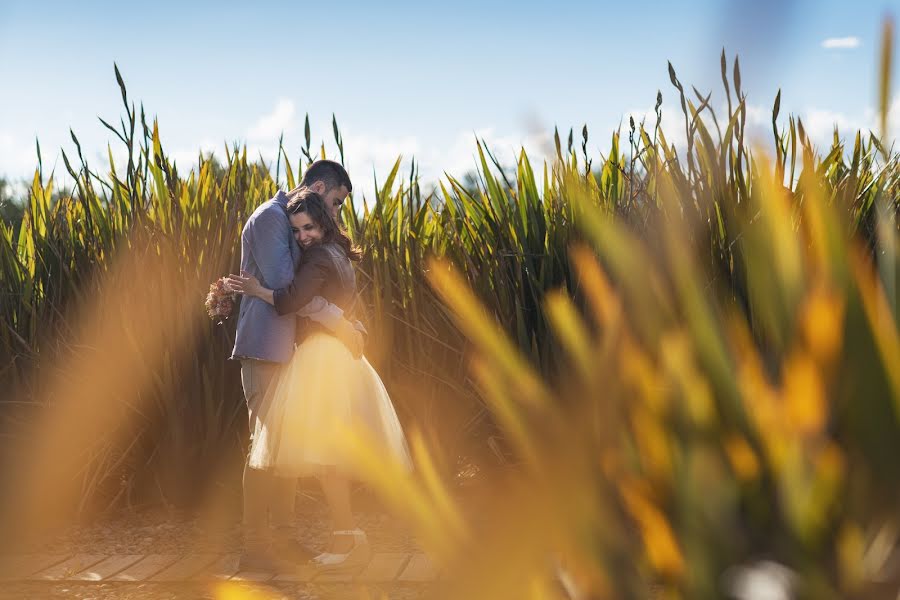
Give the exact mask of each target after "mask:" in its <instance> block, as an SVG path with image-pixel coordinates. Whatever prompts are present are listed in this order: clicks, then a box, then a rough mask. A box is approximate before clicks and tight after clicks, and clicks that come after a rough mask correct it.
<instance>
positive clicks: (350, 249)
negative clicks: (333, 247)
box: [287, 189, 362, 261]
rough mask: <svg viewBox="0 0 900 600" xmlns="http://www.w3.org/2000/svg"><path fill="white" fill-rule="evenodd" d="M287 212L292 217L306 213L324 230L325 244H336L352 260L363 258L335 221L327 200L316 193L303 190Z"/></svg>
mask: <svg viewBox="0 0 900 600" xmlns="http://www.w3.org/2000/svg"><path fill="white" fill-rule="evenodd" d="M287 211H288V214H290V215H295V214H297V213H306V214H307V215H309V218H310V219H311V220H312V222H313V223H315V224H316V225H318V226H319V227H321V228H322V241H323V242H335V243H336V244H338V245H339V246H340V247H341V248H343V249H344V252H346V253H347V258H349V259H350V260H353V261H358V260H360V259H361V258H362V251H361V250H360V249H359V248H358V247H356V246H354V245H353V242H352V241H351V240H350V238H349V237H348V236H347V234H346V232H344V230H343V229H341V227H340V226H339V225H338V224H337V223H336V222H335V221H334V219H333V218H332V216H331V213H330V212H328V209H327V208H325V200H324V199H323V198H322V196H320V195H319V194H317V193H316V192H314V191H312V190H310V189H305V190H301V191H300V192H299V193H298V194H296V195H295V196H294V197H293V198H292V199H291V200H290V202H288V205H287Z"/></svg>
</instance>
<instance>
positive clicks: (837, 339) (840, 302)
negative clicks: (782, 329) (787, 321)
mask: <svg viewBox="0 0 900 600" xmlns="http://www.w3.org/2000/svg"><path fill="white" fill-rule="evenodd" d="M800 322H801V328H802V330H803V337H804V339H805V340H806V344H807V346H808V348H809V350H810V352H811V353H812V355H813V357H814V358H815V359H816V361H817V362H818V363H819V364H821V365H828V364H831V363H832V362H833V361H834V360H835V359H836V358H837V357H838V353H839V351H840V349H841V344H842V343H843V336H844V299H843V298H842V297H841V296H840V295H839V294H837V293H836V292H835V291H834V290H833V289H832V288H830V287H827V286H825V285H824V284H820V285H818V286H816V287H814V288H813V289H812V291H811V292H810V294H809V297H808V298H807V299H806V302H805V303H804V306H803V308H802V309H801V311H800Z"/></svg>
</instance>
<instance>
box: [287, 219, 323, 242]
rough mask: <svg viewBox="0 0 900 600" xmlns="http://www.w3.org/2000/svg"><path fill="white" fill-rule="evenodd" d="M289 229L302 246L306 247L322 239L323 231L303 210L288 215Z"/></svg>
mask: <svg viewBox="0 0 900 600" xmlns="http://www.w3.org/2000/svg"><path fill="white" fill-rule="evenodd" d="M290 219H291V231H293V232H294V239H296V240H297V243H298V244H300V245H301V246H302V247H304V248H308V247H310V246H312V245H314V244H318V243H319V242H321V241H322V236H323V235H324V232H323V231H322V228H321V227H319V226H318V225H317V224H316V223H315V222H314V221H313V220H312V219H310V218H309V214H308V213H305V212H299V213H294V214H292V215H291V216H290Z"/></svg>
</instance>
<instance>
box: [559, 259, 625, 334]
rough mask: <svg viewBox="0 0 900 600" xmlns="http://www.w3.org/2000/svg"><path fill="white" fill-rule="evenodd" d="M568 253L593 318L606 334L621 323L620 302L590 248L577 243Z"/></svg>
mask: <svg viewBox="0 0 900 600" xmlns="http://www.w3.org/2000/svg"><path fill="white" fill-rule="evenodd" d="M569 254H570V256H571V257H572V262H573V263H574V265H575V270H576V272H577V273H578V282H579V284H580V285H581V289H582V290H583V291H584V294H585V296H586V297H587V299H588V303H589V305H590V307H591V310H592V312H593V314H594V320H595V321H596V322H597V325H599V326H600V327H602V328H603V330H604V331H603V333H606V334H608V332H609V331H611V330H614V329H615V328H616V327H618V326H619V325H621V322H622V321H621V319H622V302H621V300H620V299H619V297H618V295H617V294H616V293H615V292H614V291H613V288H612V285H611V284H610V282H609V278H608V277H607V276H606V273H604V271H603V269H602V267H601V266H600V264H599V262H598V261H597V258H596V256H595V255H594V253H593V252H592V251H591V249H590V248H588V247H587V246H584V245H581V244H579V245H576V246H573V247H572V248H571V250H570V251H569Z"/></svg>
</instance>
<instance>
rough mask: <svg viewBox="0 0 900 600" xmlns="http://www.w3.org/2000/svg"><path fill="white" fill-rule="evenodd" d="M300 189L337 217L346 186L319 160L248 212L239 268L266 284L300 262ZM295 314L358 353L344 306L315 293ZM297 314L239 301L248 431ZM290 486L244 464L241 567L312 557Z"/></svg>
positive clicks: (285, 277)
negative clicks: (300, 534)
mask: <svg viewBox="0 0 900 600" xmlns="http://www.w3.org/2000/svg"><path fill="white" fill-rule="evenodd" d="M303 188H310V189H312V190H313V191H315V192H317V193H318V194H320V195H321V196H322V198H323V199H324V200H325V203H326V206H328V207H329V208H330V210H331V211H332V215H333V216H334V217H335V218H336V219H337V215H338V213H339V212H340V209H341V206H342V205H343V203H344V201H345V200H346V198H347V196H348V195H349V193H350V191H351V190H352V184H351V183H350V177H349V176H348V175H347V171H346V170H344V167H342V166H341V165H340V164H339V163H336V162H334V161H330V160H319V161H316V162H314V163H313V164H312V165H311V166H310V167H309V169H307V171H306V173H305V174H304V176H303V179H302V181H301V182H300V185H299V186H297V188H295V189H293V190H291V191H290V192H288V193H285V192H282V191H280V190H279V192H278V193H277V194H275V197H274V198H272V199H271V200H268V201H267V202H264V203H263V204H262V205H261V206H260V207H259V208H257V209H256V210H255V211H254V212H253V214H252V215H250V218H249V219H247V223H246V224H245V225H244V229H243V231H242V233H241V271H245V272H247V273H250V274H252V275H254V276H255V277H257V279H259V281H260V282H261V283H263V285H265V286H266V287H269V288H272V289H278V288H283V287H287V286H288V285H289V284H290V283H291V281H292V280H293V278H294V271H295V269H296V267H297V264H298V263H299V261H300V247H299V246H298V245H297V243H296V242H295V240H294V236H293V234H292V231H291V225H290V221H289V220H288V216H287V213H286V211H285V207H286V206H287V203H288V202H289V201H290V199H291V197H293V195H295V194H296V193H297V192H298V191H300V190H302V189H303ZM298 315H300V316H302V317H306V318H309V319H311V320H313V321H316V322H318V323H321V324H322V325H324V326H325V327H326V328H328V329H330V330H331V331H333V332H334V334H335V336H336V337H337V338H338V339H340V340H341V341H342V342H343V343H344V344H345V345H346V346H347V347H348V348H349V349H350V351H351V352H352V353H353V355H354V356H360V355H361V354H362V350H363V333H365V329H364V328H363V327H362V325H361V324H360V323H359V322H355V323H353V324H351V323H349V322H348V321H347V320H346V319H345V318H344V315H343V311H342V310H341V309H340V308H338V307H336V306H334V305H333V304H331V303H329V302H327V301H326V300H325V299H324V298H321V297H316V298H314V299H313V300H312V302H310V303H309V304H308V305H307V306H305V307H303V308H302V309H301V310H300V311H299V312H298ZM296 318H297V317H296V316H295V315H286V316H279V315H278V313H277V312H275V309H274V308H273V307H272V306H270V305H269V304H266V303H265V302H263V301H262V300H260V299H258V298H254V297H244V298H243V299H242V300H241V310H240V315H239V316H238V324H237V336H236V338H235V343H234V351H233V352H232V356H231V358H232V359H235V360H240V361H241V383H242V385H243V388H244V398H245V399H246V401H247V409H248V412H249V415H250V431H251V432H252V431H253V430H254V429H255V425H256V419H257V416H258V410H259V407H260V403H261V402H262V400H263V396H264V394H265V392H266V389H267V388H268V387H269V383H270V382H271V381H272V380H273V379H274V378H275V376H276V375H277V373H278V370H279V368H280V366H281V364H283V363H286V362H287V361H288V360H289V359H290V358H291V355H292V354H293V352H294V340H295V335H296ZM296 483H297V482H296V479H293V478H291V479H287V478H281V477H276V476H274V475H272V474H271V473H269V472H268V471H261V470H256V469H251V468H249V467H248V466H246V465H245V466H244V481H243V487H244V517H243V533H244V550H243V553H242V554H241V563H240V568H241V569H242V570H254V571H268V572H273V571H277V570H278V567H279V566H281V565H282V563H281V561H280V559H279V557H289V558H291V559H293V560H294V561H298V560H305V559H306V558H309V557H311V556H312V553H311V552H309V551H308V550H306V549H305V548H303V547H302V546H300V545H299V544H298V543H297V542H296V540H295V538H294V533H293V521H294V518H293V511H294V498H295V491H296ZM267 516H268V517H269V522H267ZM270 523H271V525H272V527H273V528H274V530H275V532H274V533H275V535H274V536H272V535H271V534H270V531H269V524H270Z"/></svg>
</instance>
